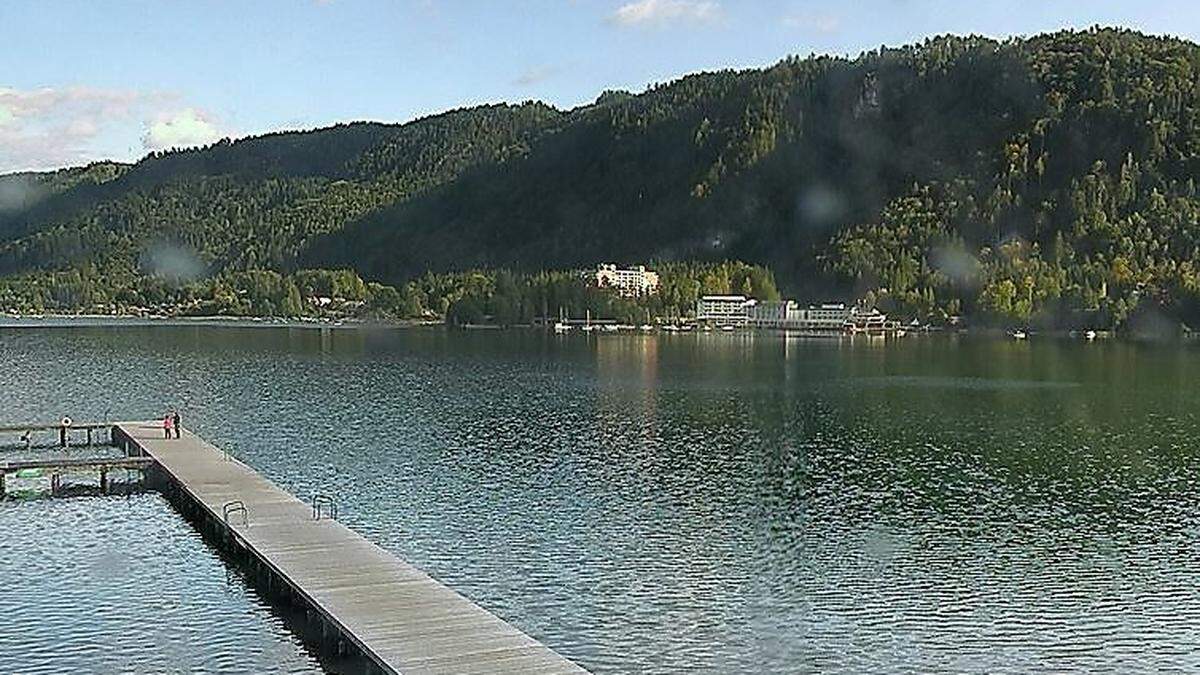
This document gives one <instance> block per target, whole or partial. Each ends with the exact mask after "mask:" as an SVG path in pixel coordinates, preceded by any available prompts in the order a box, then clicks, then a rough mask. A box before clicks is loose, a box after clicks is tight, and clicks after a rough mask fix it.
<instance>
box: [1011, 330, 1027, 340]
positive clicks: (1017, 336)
mask: <svg viewBox="0 0 1200 675" xmlns="http://www.w3.org/2000/svg"><path fill="white" fill-rule="evenodd" d="M1009 335H1010V336H1012V339H1014V340H1024V339H1025V338H1027V337H1029V334H1028V333H1026V332H1025V331H1023V330H1014V331H1012V332H1011V333H1009Z"/></svg>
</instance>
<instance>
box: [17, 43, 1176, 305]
mask: <svg viewBox="0 0 1200 675" xmlns="http://www.w3.org/2000/svg"><path fill="white" fill-rule="evenodd" d="M1198 152H1200V48H1198V47H1197V46H1196V45H1195V44H1192V43H1189V42H1185V41H1181V40H1175V39H1166V38H1157V37H1148V36H1144V35H1140V34H1137V33H1133V32H1127V31H1116V30H1092V31H1088V32H1083V33H1075V32H1063V33H1055V34H1049V35H1042V36H1036V37H1032V38H1028V39H1020V40H1009V41H1004V42H996V41H992V40H987V39H982V38H974V37H972V38H958V37H942V38H936V39H931V40H929V41H926V42H925V43H922V44H920V45H915V46H910V47H903V48H897V49H882V50H877V51H873V52H870V53H867V54H864V55H862V56H860V57H858V58H855V59H843V58H833V57H813V58H804V59H802V58H789V59H786V60H784V61H782V62H780V63H778V64H777V65H775V66H773V67H770V68H766V69H761V70H747V71H738V72H734V71H722V72H716V73H706V74H699V75H693V76H688V77H685V78H683V79H680V80H678V81H675V82H672V83H669V84H664V85H661V86H657V87H654V88H652V89H651V90H649V91H647V92H645V93H642V94H638V95H631V94H626V93H623V92H607V93H605V94H604V95H602V96H600V97H599V98H598V99H597V101H596V102H595V103H594V104H592V105H589V106H584V107H581V108H577V109H574V110H570V111H559V110H555V109H553V108H551V107H549V106H545V105H542V104H536V103H527V104H524V105H518V106H488V107H481V108H472V109H465V110H459V111H454V112H450V113H446V114H444V115H439V116H434V117H430V118H426V119H422V120H418V121H415V122H412V123H409V124H405V125H399V126H396V125H380V124H352V125H344V126H338V127H334V128H330V129H323V130H318V131H312V132H303V133H284V134H272V135H268V136H263V137H259V138H253V139H247V140H242V141H238V142H234V143H228V142H225V143H221V144H218V145H216V146H213V147H209V148H205V149H201V150H190V151H182V152H173V153H168V154H162V155H156V156H152V157H149V158H147V159H145V160H143V161H141V162H139V163H138V164H136V165H133V166H122V165H112V164H103V165H96V166H93V167H88V168H85V169H73V170H67V171H63V172H58V173H55V174H41V175H21V176H10V177H6V178H2V179H0V274H4V275H26V277H27V276H28V275H30V274H38V273H44V272H45V271H49V270H56V269H72V270H76V271H78V272H79V274H80V275H82V276H85V277H94V278H95V279H96V280H97V283H101V284H108V285H113V284H118V285H119V284H122V283H131V281H130V280H131V279H134V278H136V276H137V275H141V274H147V273H153V272H155V271H156V265H158V263H156V260H161V258H162V256H160V255H156V254H155V252H156V251H159V250H162V249H163V248H164V247H165V248H167V249H169V250H171V251H172V252H174V253H176V254H178V253H181V252H182V254H183V255H185V256H190V257H194V258H195V260H196V261H197V262H198V264H199V267H200V268H201V269H203V270H204V271H205V272H208V273H214V272H217V271H221V270H229V269H256V268H275V269H285V270H287V269H294V268H298V267H351V268H354V269H356V270H358V271H359V272H360V273H362V274H363V275H364V276H365V277H367V278H369V279H374V280H380V281H389V282H396V281H401V280H404V279H407V278H411V277H413V276H415V275H419V274H421V273H423V272H425V271H426V270H434V271H444V270H456V269H467V268H471V267H511V268H516V269H524V270H534V269H540V268H569V267H572V266H579V265H590V264H594V263H596V262H599V261H607V260H616V261H627V262H637V261H647V260H682V259H702V260H703V259H742V260H746V261H749V262H754V263H765V264H767V265H769V266H771V267H772V268H773V269H774V271H775V273H776V277H777V279H778V280H779V281H780V285H781V286H782V287H783V288H784V290H785V291H789V290H790V291H792V292H793V293H796V294H800V295H801V296H802V297H805V298H807V297H809V296H810V295H815V294H818V293H819V294H821V295H822V296H829V295H832V294H835V293H836V294H839V295H842V296H844V297H847V298H850V297H856V298H866V299H867V300H868V301H872V302H875V303H877V304H879V305H880V306H882V307H884V308H885V309H889V310H892V311H899V312H902V313H905V314H911V315H914V316H931V317H938V316H942V315H945V314H957V313H966V314H968V315H970V316H971V317H972V318H973V319H978V320H980V321H992V322H996V323H1010V324H1011V323H1024V322H1034V323H1037V322H1047V323H1056V324H1059V325H1062V324H1078V325H1096V326H1100V325H1112V324H1119V323H1121V322H1123V321H1125V320H1126V319H1127V318H1128V317H1130V316H1135V317H1136V316H1137V315H1138V314H1139V313H1147V312H1150V311H1153V312H1154V313H1157V314H1166V315H1169V316H1172V317H1173V318H1177V319H1180V320H1183V321H1187V322H1191V323H1196V324H1200V224H1198V218H1200V194H1198V193H1197V186H1196V181H1195V180H1194V177H1195V176H1196V175H1197V172H1198V171H1200V156H1198V154H1197V153H1198Z"/></svg>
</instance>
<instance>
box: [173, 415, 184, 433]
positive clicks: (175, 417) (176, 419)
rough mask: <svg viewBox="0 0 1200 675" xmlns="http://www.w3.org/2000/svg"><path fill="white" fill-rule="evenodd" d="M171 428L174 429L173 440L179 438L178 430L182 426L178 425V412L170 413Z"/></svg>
mask: <svg viewBox="0 0 1200 675" xmlns="http://www.w3.org/2000/svg"><path fill="white" fill-rule="evenodd" d="M171 426H173V427H175V438H179V430H180V428H182V426H183V425H181V424H180V423H179V411H178V410H176V411H174V412H172V413H171Z"/></svg>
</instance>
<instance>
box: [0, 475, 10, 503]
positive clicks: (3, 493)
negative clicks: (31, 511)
mask: <svg viewBox="0 0 1200 675" xmlns="http://www.w3.org/2000/svg"><path fill="white" fill-rule="evenodd" d="M5 476H6V474H5V473H4V472H3V471H0V499H4V498H5V497H7V496H8V492H7V490H6V488H5V487H4V478H5Z"/></svg>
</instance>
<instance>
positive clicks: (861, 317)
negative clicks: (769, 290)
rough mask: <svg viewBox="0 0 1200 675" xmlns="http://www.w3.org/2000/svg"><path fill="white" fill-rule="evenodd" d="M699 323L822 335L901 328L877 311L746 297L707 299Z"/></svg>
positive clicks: (698, 303) (700, 303)
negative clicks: (805, 304)
mask: <svg viewBox="0 0 1200 675" xmlns="http://www.w3.org/2000/svg"><path fill="white" fill-rule="evenodd" d="M696 321H698V322H700V323H706V324H709V325H713V326H748V327H750V328H777V329H781V330H797V331H812V332H821V333H841V332H848V333H881V332H888V331H892V330H895V329H896V328H898V326H897V325H896V322H895V321H888V319H887V316H886V315H885V314H882V313H880V312H879V310H875V309H860V308H858V307H848V306H846V305H845V304H844V303H826V304H822V305H809V306H808V307H800V306H799V305H797V304H796V301H795V300H768V301H764V302H757V301H755V300H753V299H751V298H746V297H745V296H742V295H706V296H704V297H702V298H700V299H699V300H697V301H696Z"/></svg>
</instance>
